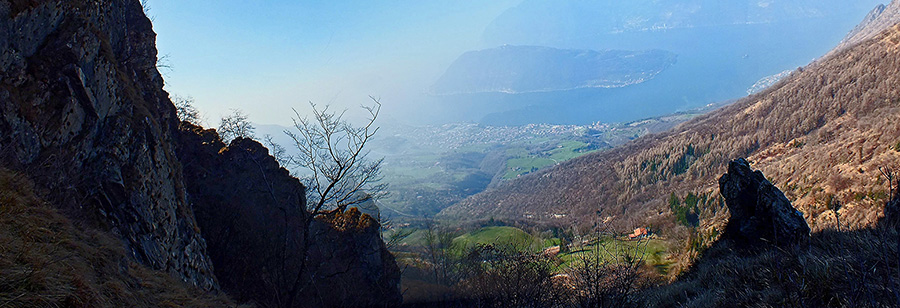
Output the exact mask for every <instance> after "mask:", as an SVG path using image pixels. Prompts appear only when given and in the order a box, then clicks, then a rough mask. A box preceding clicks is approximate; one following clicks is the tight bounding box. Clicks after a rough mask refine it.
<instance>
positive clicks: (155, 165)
mask: <svg viewBox="0 0 900 308" xmlns="http://www.w3.org/2000/svg"><path fill="white" fill-rule="evenodd" d="M155 39H156V35H155V34H154V33H153V30H152V26H151V24H150V20H148V19H147V17H146V16H145V15H144V13H143V9H142V7H141V4H140V2H139V1H137V0H128V1H106V0H101V1H62V0H55V1H50V0H35V1H0V163H2V165H4V166H6V167H8V168H12V169H15V170H18V171H21V172H23V173H26V174H27V175H28V176H30V177H31V178H32V179H34V181H35V182H36V185H37V187H38V189H39V191H40V192H41V193H42V195H43V196H42V197H44V198H45V199H46V200H47V201H48V202H49V203H51V204H57V205H59V206H60V207H62V210H63V212H65V213H66V214H68V215H69V216H70V217H73V218H77V220H78V221H84V222H87V223H89V224H95V225H98V226H100V227H103V228H106V229H108V230H111V231H112V232H113V233H115V234H116V235H118V236H119V237H120V238H122V239H123V242H124V243H125V244H126V247H127V250H128V252H129V254H130V255H131V256H132V257H133V258H134V259H135V260H137V261H139V262H141V263H143V264H145V265H147V266H149V267H151V268H153V269H157V270H164V271H168V272H170V273H173V274H174V275H175V276H176V277H179V278H181V279H183V280H184V281H187V282H189V283H191V284H193V285H196V286H200V287H202V288H204V289H207V290H210V289H216V288H217V282H216V280H215V278H214V276H213V272H212V266H211V263H210V261H209V258H208V257H207V254H206V244H205V241H204V240H203V238H202V237H201V236H200V234H199V232H198V228H197V225H196V223H195V222H194V215H193V213H192V210H191V208H190V207H189V206H188V204H187V202H186V200H185V194H184V192H185V191H184V188H183V181H182V173H181V165H180V164H179V162H178V160H177V158H176V156H175V149H174V147H173V139H172V138H173V132H174V130H175V129H176V125H177V122H176V120H175V110H174V107H173V106H172V103H171V101H169V99H168V94H167V93H166V92H164V91H163V90H162V86H163V80H162V78H161V76H160V74H159V72H158V71H157V69H156V56H157V51H156V47H155Z"/></svg>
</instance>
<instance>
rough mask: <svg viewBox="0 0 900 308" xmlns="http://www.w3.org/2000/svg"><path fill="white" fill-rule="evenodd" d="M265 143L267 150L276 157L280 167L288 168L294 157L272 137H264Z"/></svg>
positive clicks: (267, 135)
mask: <svg viewBox="0 0 900 308" xmlns="http://www.w3.org/2000/svg"><path fill="white" fill-rule="evenodd" d="M263 143H265V145H266V148H268V149H269V152H270V153H269V154H272V157H275V161H277V162H278V165H280V166H282V167H288V165H289V164H290V163H291V161H292V160H293V159H294V158H293V156H291V155H290V154H288V153H287V150H286V149H285V148H284V147H283V146H281V145H280V144H278V143H276V142H275V139H274V138H273V137H272V135H269V134H266V135H265V136H263Z"/></svg>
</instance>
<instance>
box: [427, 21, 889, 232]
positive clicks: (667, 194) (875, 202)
mask: <svg viewBox="0 0 900 308" xmlns="http://www.w3.org/2000/svg"><path fill="white" fill-rule="evenodd" d="M897 71H900V26H893V27H890V29H888V30H886V31H883V32H881V33H880V34H878V35H877V36H875V37H874V38H872V39H869V40H867V41H864V42H863V43H860V44H858V45H856V46H854V47H851V48H849V49H847V50H844V51H840V52H838V53H836V54H834V55H833V56H831V57H829V58H827V59H824V60H822V61H819V62H816V63H813V64H811V65H810V66H808V67H806V68H803V69H800V70H798V71H796V72H794V73H793V74H791V76H790V77H788V78H786V80H784V81H781V82H779V83H777V84H775V85H774V86H773V87H771V88H769V89H767V90H764V91H762V92H761V93H759V94H756V95H752V96H749V97H747V98H744V99H742V100H740V101H739V102H737V103H735V104H733V105H730V106H727V107H724V108H722V109H720V110H717V111H714V112H712V113H710V114H708V115H705V116H701V117H698V118H696V119H694V120H691V121H689V122H687V123H685V124H682V125H681V126H679V127H677V128H676V129H674V130H672V131H669V132H666V133H662V134H658V135H652V136H647V137H644V138H640V139H638V140H636V141H635V142H633V143H630V144H628V145H625V146H623V147H621V148H617V149H614V150H611V151H607V152H603V153H599V154H591V155H587V156H584V157H581V158H577V159H574V160H572V161H568V162H566V163H563V164H561V165H559V166H557V167H554V168H551V169H549V170H546V171H541V172H537V173H534V174H530V175H528V176H523V177H522V178H520V179H518V180H515V181H512V182H509V183H506V184H504V185H501V186H499V187H497V188H496V189H492V190H489V191H486V192H483V193H481V194H478V195H475V196H473V197H470V198H468V199H466V200H464V201H462V202H460V203H458V204H457V205H454V206H452V207H450V208H448V209H446V210H445V211H443V212H442V213H441V215H445V216H449V217H456V218H464V217H497V218H505V219H511V220H530V221H538V222H550V223H562V224H568V223H581V224H584V223H590V222H592V221H593V220H592V219H594V218H592V217H596V215H595V212H596V211H598V210H602V213H603V215H605V216H608V217H609V218H610V219H613V221H615V223H616V224H618V227H619V228H621V229H623V230H630V229H628V228H631V227H635V226H642V225H647V224H650V225H653V226H672V225H673V221H674V219H673V218H677V215H676V214H677V213H675V211H676V210H678V208H677V207H673V206H671V205H672V204H676V205H677V204H679V203H678V202H675V201H678V200H679V199H675V198H682V197H684V198H685V199H688V198H687V197H686V196H688V194H691V195H694V196H695V197H697V198H696V199H694V202H693V204H694V205H696V207H695V208H693V209H691V211H696V212H697V213H696V214H697V215H698V216H699V217H700V218H701V219H700V221H701V226H702V225H708V224H712V223H717V222H719V223H720V222H722V221H724V220H725V217H726V216H723V215H726V214H725V211H724V210H722V209H723V207H722V204H721V203H720V202H719V201H718V197H717V196H718V195H717V190H716V186H715V185H716V183H715V179H716V178H717V177H718V175H720V174H722V173H723V172H724V168H725V166H726V164H727V162H728V161H729V160H731V159H734V158H738V157H747V158H748V159H749V160H750V161H751V162H753V163H754V168H757V169H760V170H762V171H763V172H764V173H765V174H766V175H767V176H768V177H769V178H770V179H771V180H772V182H773V183H775V184H776V185H777V186H778V187H779V188H781V189H782V190H784V192H785V193H786V194H787V196H788V197H789V198H790V199H791V200H792V202H794V204H795V206H796V207H798V208H799V209H800V210H801V211H803V212H804V213H805V217H806V219H807V220H808V221H809V222H810V224H811V226H812V227H813V228H814V229H821V228H823V227H825V226H830V225H829V224H833V223H834V217H833V214H831V212H830V211H828V210H827V208H826V204H827V203H831V202H839V203H840V204H844V207H843V209H841V211H840V214H841V221H842V222H843V223H845V224H847V225H850V226H862V225H866V224H871V223H873V222H874V221H875V220H876V218H877V217H878V215H880V213H881V207H882V206H883V204H884V202H885V201H886V199H887V189H888V188H887V185H884V184H882V182H881V181H880V180H879V177H880V173H879V167H890V166H894V164H896V162H897V161H900V143H898V141H900V107H898V103H900V99H898V98H900V75H898V74H897V73H896V72H897ZM698 196H699V197H698ZM698 199H699V201H698ZM673 200H674V201H673Z"/></svg>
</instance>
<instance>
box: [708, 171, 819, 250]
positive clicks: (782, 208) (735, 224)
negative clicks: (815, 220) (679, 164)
mask: <svg viewBox="0 0 900 308" xmlns="http://www.w3.org/2000/svg"><path fill="white" fill-rule="evenodd" d="M719 190H720V192H721V193H722V196H724V197H725V204H726V205H727V206H728V210H729V211H730V212H731V218H730V219H729V220H728V224H727V225H726V227H725V237H726V238H731V239H734V240H738V241H743V242H747V243H752V244H758V243H763V242H766V243H773V244H778V245H781V244H792V243H799V242H801V241H804V240H806V239H808V238H809V232H810V229H809V226H808V225H807V224H806V220H804V219H803V214H802V213H800V211H798V210H796V209H794V207H793V206H791V202H790V201H789V200H788V199H787V197H785V196H784V193H782V192H781V191H780V190H778V188H777V187H775V185H772V183H770V182H769V181H768V180H766V177H765V176H763V174H762V172H760V171H759V170H756V171H753V170H752V169H751V168H750V164H749V163H748V162H747V161H746V160H745V159H743V158H741V159H737V160H733V161H731V162H730V163H729V164H728V173H726V174H724V175H722V177H721V178H719Z"/></svg>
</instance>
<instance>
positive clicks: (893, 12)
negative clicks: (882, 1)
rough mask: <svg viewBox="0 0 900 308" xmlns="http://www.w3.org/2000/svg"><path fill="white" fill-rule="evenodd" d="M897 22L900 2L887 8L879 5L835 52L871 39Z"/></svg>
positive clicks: (899, 14)
mask: <svg viewBox="0 0 900 308" xmlns="http://www.w3.org/2000/svg"><path fill="white" fill-rule="evenodd" d="M897 20H900V1H897V0H893V1H891V3H890V4H888V5H887V6H885V5H878V6H877V7H875V9H873V10H872V12H869V15H866V17H865V18H864V19H863V22H862V23H860V24H859V25H858V26H856V28H854V29H853V30H852V31H850V34H848V35H847V38H845V39H844V40H843V41H842V42H841V44H840V45H839V46H838V47H837V48H835V50H842V49H844V48H847V47H849V46H853V45H855V44H859V43H861V42H863V41H865V40H868V39H871V38H873V37H875V36H876V35H878V34H879V33H881V31H883V30H884V29H886V28H888V27H890V26H892V25H893V24H894V23H896V22H897Z"/></svg>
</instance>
